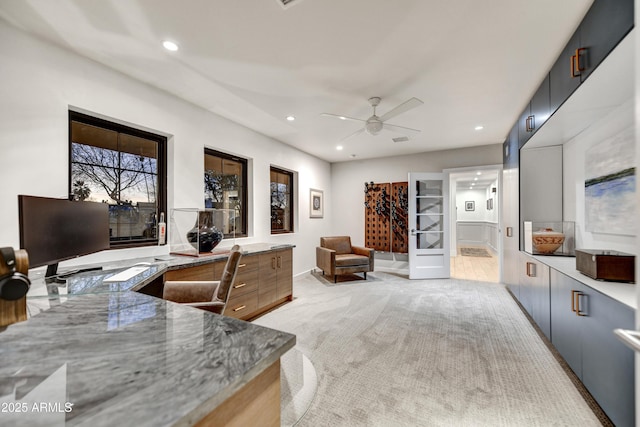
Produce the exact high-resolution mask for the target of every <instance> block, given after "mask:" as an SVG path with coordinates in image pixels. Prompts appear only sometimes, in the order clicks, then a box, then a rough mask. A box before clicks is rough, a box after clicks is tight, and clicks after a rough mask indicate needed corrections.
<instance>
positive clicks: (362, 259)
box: [316, 236, 374, 283]
mask: <svg viewBox="0 0 640 427" xmlns="http://www.w3.org/2000/svg"><path fill="white" fill-rule="evenodd" d="M373 253H374V250H373V249H370V248H365V247H361V246H352V245H351V237H349V236H333V237H321V238H320V246H317V247H316V265H317V266H318V268H319V269H321V270H322V274H323V275H329V276H333V282H334V283H335V282H336V281H337V275H339V274H351V273H364V279H365V280H366V279H367V272H368V271H373Z"/></svg>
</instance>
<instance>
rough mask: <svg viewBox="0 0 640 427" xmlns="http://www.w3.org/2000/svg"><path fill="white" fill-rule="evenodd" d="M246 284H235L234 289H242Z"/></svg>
mask: <svg viewBox="0 0 640 427" xmlns="http://www.w3.org/2000/svg"><path fill="white" fill-rule="evenodd" d="M245 286H247V284H246V283H240V284H239V285H233V289H240V288H244V287H245Z"/></svg>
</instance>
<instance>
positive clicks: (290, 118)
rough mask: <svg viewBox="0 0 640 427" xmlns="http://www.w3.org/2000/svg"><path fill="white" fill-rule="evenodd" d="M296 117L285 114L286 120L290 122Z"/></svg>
mask: <svg viewBox="0 0 640 427" xmlns="http://www.w3.org/2000/svg"><path fill="white" fill-rule="evenodd" d="M295 119H296V118H295V117H293V116H287V120H289V121H290V122H292V121H294V120H295Z"/></svg>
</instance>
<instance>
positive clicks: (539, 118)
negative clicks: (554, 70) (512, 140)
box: [518, 74, 551, 147]
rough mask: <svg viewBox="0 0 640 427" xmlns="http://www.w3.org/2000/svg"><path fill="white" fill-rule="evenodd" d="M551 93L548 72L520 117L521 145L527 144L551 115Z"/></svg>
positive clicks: (519, 141) (519, 140) (519, 135)
mask: <svg viewBox="0 0 640 427" xmlns="http://www.w3.org/2000/svg"><path fill="white" fill-rule="evenodd" d="M549 95H550V90H549V75H548V74H547V76H546V77H545V79H544V80H543V81H542V83H541V84H540V86H539V87H538V89H537V90H536V93H535V94H534V95H533V98H531V101H529V104H528V105H527V106H526V107H525V109H524V111H523V112H522V113H521V114H520V118H519V119H518V146H519V147H522V146H523V145H524V144H526V143H527V141H528V140H529V138H531V136H533V134H534V133H536V131H537V130H538V129H539V128H540V127H541V126H542V125H543V124H544V123H545V122H546V121H547V119H548V118H549V116H550V115H551V112H550V110H549V105H550V103H549Z"/></svg>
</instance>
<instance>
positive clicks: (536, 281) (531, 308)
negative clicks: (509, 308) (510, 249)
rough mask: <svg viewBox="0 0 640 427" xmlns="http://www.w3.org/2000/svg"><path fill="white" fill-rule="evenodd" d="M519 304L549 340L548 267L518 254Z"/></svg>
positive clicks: (529, 257)
mask: <svg viewBox="0 0 640 427" xmlns="http://www.w3.org/2000/svg"><path fill="white" fill-rule="evenodd" d="M520 269H521V274H520V299H519V301H520V303H521V304H522V306H523V307H524V308H525V310H527V312H528V313H529V315H530V316H531V317H532V318H533V320H534V321H535V322H536V324H537V325H538V327H539V328H540V330H541V331H542V332H543V333H544V335H545V336H546V337H547V338H548V339H549V340H551V302H550V301H551V300H550V289H549V270H550V269H549V267H548V266H547V265H545V264H543V263H541V262H539V261H538V260H536V259H535V258H533V257H531V256H529V255H527V254H525V253H524V252H521V253H520Z"/></svg>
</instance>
